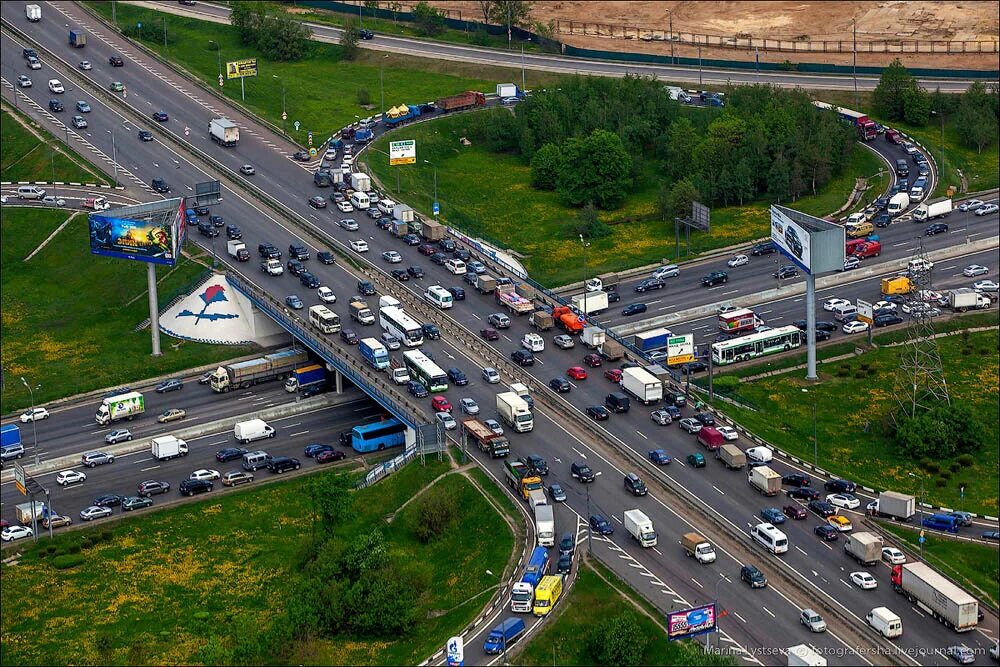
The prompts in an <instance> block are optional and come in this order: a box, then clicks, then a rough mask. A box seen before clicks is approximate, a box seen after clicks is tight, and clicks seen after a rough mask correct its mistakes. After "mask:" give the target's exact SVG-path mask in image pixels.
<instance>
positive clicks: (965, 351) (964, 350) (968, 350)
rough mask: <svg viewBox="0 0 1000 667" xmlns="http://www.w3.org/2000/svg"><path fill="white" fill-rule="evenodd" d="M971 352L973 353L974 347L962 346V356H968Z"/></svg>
mask: <svg viewBox="0 0 1000 667" xmlns="http://www.w3.org/2000/svg"><path fill="white" fill-rule="evenodd" d="M970 354H972V348H971V347H963V348H962V356H963V357H967V356H969V355H970Z"/></svg>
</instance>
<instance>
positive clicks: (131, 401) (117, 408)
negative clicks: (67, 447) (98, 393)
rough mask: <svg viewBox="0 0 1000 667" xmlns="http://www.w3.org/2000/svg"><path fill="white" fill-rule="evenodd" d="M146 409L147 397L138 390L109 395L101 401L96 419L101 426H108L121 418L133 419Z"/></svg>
mask: <svg viewBox="0 0 1000 667" xmlns="http://www.w3.org/2000/svg"><path fill="white" fill-rule="evenodd" d="M145 411H146V399H145V398H144V397H143V395H142V394H140V393H139V392H137V391H130V392H128V393H125V394H118V395H117V396H109V397H108V398H105V399H104V400H103V401H101V404H100V406H98V408H97V414H96V415H95V416H94V419H95V420H96V421H97V423H98V424H100V425H101V426H107V425H108V424H110V423H111V422H116V421H118V420H119V419H127V420H129V421H132V420H133V419H135V418H136V417H137V416H139V415H141V414H142V413H143V412H145Z"/></svg>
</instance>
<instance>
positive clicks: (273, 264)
mask: <svg viewBox="0 0 1000 667" xmlns="http://www.w3.org/2000/svg"><path fill="white" fill-rule="evenodd" d="M260 270H261V271H263V272H264V273H266V274H267V275H269V276H280V275H281V274H283V273H284V272H285V267H283V266H282V265H281V262H280V261H278V260H276V259H265V260H264V261H263V262H261V263H260Z"/></svg>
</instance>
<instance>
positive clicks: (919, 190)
mask: <svg viewBox="0 0 1000 667" xmlns="http://www.w3.org/2000/svg"><path fill="white" fill-rule="evenodd" d="M923 197H924V186H922V185H914V186H913V187H912V188H910V199H923Z"/></svg>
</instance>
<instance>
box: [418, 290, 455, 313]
mask: <svg viewBox="0 0 1000 667" xmlns="http://www.w3.org/2000/svg"><path fill="white" fill-rule="evenodd" d="M424 297H425V298H426V299H427V300H428V301H430V302H431V303H433V304H434V305H435V306H437V307H438V308H440V309H442V310H444V309H446V308H451V307H452V306H454V305H455V298H454V297H453V296H452V294H451V292H449V291H448V290H446V289H445V288H443V287H441V286H440V285H431V286H430V287H428V288H427V291H426V292H424Z"/></svg>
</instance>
